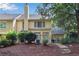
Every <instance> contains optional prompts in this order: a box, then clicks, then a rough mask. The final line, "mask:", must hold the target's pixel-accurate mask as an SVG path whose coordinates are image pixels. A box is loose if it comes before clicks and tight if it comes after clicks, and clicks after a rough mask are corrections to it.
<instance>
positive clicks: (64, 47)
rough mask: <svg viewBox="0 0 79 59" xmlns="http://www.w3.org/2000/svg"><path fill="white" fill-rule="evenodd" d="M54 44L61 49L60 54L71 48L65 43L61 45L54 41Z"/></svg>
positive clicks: (68, 51)
mask: <svg viewBox="0 0 79 59" xmlns="http://www.w3.org/2000/svg"><path fill="white" fill-rule="evenodd" d="M56 45H57V46H58V47H59V48H60V50H61V51H62V52H61V53H62V54H66V53H70V52H71V50H70V49H69V48H68V47H67V46H65V45H62V44H59V43H56Z"/></svg>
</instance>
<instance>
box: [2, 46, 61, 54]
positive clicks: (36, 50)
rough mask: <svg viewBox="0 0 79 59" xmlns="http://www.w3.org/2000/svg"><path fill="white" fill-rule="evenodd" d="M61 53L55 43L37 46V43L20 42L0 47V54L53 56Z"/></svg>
mask: <svg viewBox="0 0 79 59" xmlns="http://www.w3.org/2000/svg"><path fill="white" fill-rule="evenodd" d="M59 54H60V51H59V48H58V47H57V46H55V45H53V46H43V45H39V46H38V47H36V45H35V44H26V45H25V44H19V45H14V46H10V47H5V48H0V56H53V55H59Z"/></svg>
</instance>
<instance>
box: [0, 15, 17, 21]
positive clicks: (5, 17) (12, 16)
mask: <svg viewBox="0 0 79 59" xmlns="http://www.w3.org/2000/svg"><path fill="white" fill-rule="evenodd" d="M17 16H18V14H0V20H9V19H12V20H13V19H14V18H15V17H17Z"/></svg>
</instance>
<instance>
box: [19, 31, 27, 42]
mask: <svg viewBox="0 0 79 59" xmlns="http://www.w3.org/2000/svg"><path fill="white" fill-rule="evenodd" d="M26 36H27V31H21V32H19V33H18V39H19V40H20V41H21V42H24V41H25V37H26Z"/></svg>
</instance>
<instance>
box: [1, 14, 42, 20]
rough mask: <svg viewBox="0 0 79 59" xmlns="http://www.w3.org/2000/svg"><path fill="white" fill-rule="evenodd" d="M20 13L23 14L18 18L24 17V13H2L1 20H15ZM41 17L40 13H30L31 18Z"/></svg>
mask: <svg viewBox="0 0 79 59" xmlns="http://www.w3.org/2000/svg"><path fill="white" fill-rule="evenodd" d="M19 15H21V16H20V17H19V18H18V19H17V20H22V19H24V14H0V20H13V19H15V18H16V17H17V16H19ZM41 18H42V16H41V15H38V14H31V15H29V20H38V19H41Z"/></svg>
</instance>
